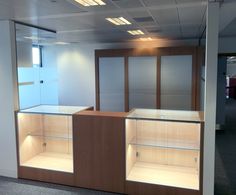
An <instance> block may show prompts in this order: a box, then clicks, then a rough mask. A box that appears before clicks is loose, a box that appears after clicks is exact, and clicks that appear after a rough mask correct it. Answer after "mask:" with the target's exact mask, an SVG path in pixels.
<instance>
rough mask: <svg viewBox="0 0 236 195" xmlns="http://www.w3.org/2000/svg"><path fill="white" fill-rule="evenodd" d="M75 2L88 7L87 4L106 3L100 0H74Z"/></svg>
mask: <svg viewBox="0 0 236 195" xmlns="http://www.w3.org/2000/svg"><path fill="white" fill-rule="evenodd" d="M75 1H76V2H77V3H79V4H81V5H83V6H86V7H89V6H97V5H106V3H105V2H104V1H102V0H75Z"/></svg>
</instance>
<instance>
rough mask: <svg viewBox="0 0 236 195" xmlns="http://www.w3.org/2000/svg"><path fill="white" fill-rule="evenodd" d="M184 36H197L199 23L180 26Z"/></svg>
mask: <svg viewBox="0 0 236 195" xmlns="http://www.w3.org/2000/svg"><path fill="white" fill-rule="evenodd" d="M181 30H182V33H183V37H184V38H197V37H199V30H200V26H199V25H185V26H181Z"/></svg>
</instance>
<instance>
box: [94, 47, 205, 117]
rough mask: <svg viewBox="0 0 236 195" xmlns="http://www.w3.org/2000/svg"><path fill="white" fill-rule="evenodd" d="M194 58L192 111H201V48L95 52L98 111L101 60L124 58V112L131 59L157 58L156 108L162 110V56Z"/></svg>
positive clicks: (127, 108) (127, 96) (97, 107)
mask: <svg viewBox="0 0 236 195" xmlns="http://www.w3.org/2000/svg"><path fill="white" fill-rule="evenodd" d="M178 55H191V56H192V93H191V94H192V101H191V108H192V110H199V109H200V69H201V65H202V61H203V49H202V48H201V47H171V48H143V49H105V50H95V82H96V110H100V84H99V58H101V57H124V71H125V72H124V79H125V81H124V85H125V86H124V107H125V108H124V110H125V111H126V112H128V111H129V110H130V109H129V72H128V71H129V60H128V59H129V57H144V56H150V57H151V56H152V57H153V56H154V57H157V61H156V62H157V63H156V66H157V68H156V70H157V77H156V108H157V109H160V108H161V57H162V56H178Z"/></svg>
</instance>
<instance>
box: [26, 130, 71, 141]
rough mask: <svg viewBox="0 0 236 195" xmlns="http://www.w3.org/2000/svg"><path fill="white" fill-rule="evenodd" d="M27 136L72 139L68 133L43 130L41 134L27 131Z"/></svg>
mask: <svg viewBox="0 0 236 195" xmlns="http://www.w3.org/2000/svg"><path fill="white" fill-rule="evenodd" d="M28 136H33V137H43V138H47V139H60V140H72V135H68V134H67V133H64V134H62V133H55V132H44V134H41V133H34V132H29V133H28Z"/></svg>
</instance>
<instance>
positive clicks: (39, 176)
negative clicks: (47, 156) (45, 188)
mask: <svg viewBox="0 0 236 195" xmlns="http://www.w3.org/2000/svg"><path fill="white" fill-rule="evenodd" d="M18 177H19V178H22V179H30V180H36V181H42V182H50V183H56V184H62V185H69V186H74V175H73V174H72V173H65V172H58V171H51V170H46V169H38V168H31V167H23V166H20V167H19V169H18Z"/></svg>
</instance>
